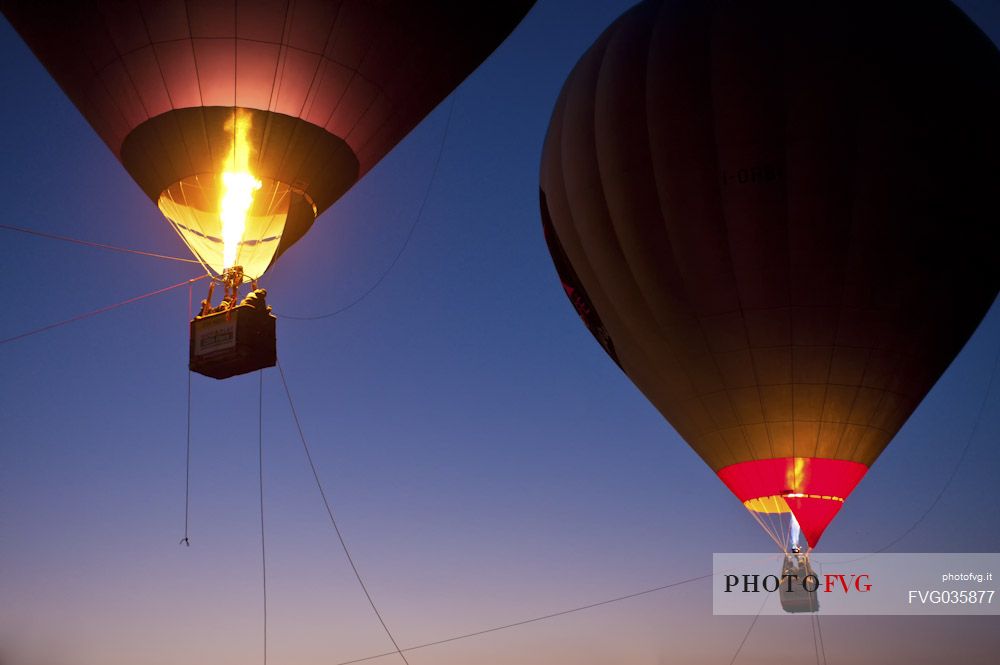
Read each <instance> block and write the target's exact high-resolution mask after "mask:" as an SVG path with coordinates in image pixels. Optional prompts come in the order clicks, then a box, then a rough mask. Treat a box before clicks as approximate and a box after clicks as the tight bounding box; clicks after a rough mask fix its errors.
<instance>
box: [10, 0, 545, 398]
mask: <svg viewBox="0 0 1000 665" xmlns="http://www.w3.org/2000/svg"><path fill="white" fill-rule="evenodd" d="M531 4H532V1H531V0H514V1H510V2H503V3H484V4H480V3H468V4H465V3H452V2H444V1H436V2H408V1H405V0H381V1H379V2H367V1H364V0H342V1H340V2H335V1H323V0H295V1H293V0H285V1H282V0H228V1H226V0H101V1H98V2H82V1H79V2H61V3H58V5H49V4H47V3H38V2H30V1H28V0H3V2H0V7H2V10H3V13H4V15H5V16H6V17H7V19H8V20H9V21H10V23H11V24H12V25H13V27H14V28H15V30H17V32H18V33H19V34H20V35H21V36H22V38H24V40H25V41H26V42H27V43H28V45H29V46H30V47H31V49H32V51H34V53H35V55H36V56H37V57H38V58H39V60H40V61H41V62H42V64H43V65H44V66H45V67H46V69H48V71H49V73H51V74H52V76H53V78H54V79H55V80H56V82H57V83H58V84H59V85H60V86H61V87H62V89H63V90H64V91H65V92H66V94H67V95H68V96H69V98H70V99H71V100H72V101H73V103H74V104H75V105H76V107H77V108H78V109H79V110H80V112H81V113H82V114H83V116H84V117H85V118H86V119H87V121H88V122H89V123H90V124H91V126H93V128H94V129H95V130H96V131H97V133H98V134H99V135H100V137H101V138H102V139H103V140H104V142H105V143H106V144H107V145H108V147H109V148H110V149H111V151H112V152H113V153H114V154H115V156H116V157H118V159H119V160H120V161H121V163H122V165H123V166H124V167H125V169H126V170H127V171H128V173H129V174H130V175H131V176H132V178H133V179H134V180H135V181H136V183H137V184H138V185H139V186H140V187H141V188H142V190H143V191H144V192H145V193H146V195H147V196H149V198H150V199H151V200H152V201H153V202H154V203H156V205H157V206H158V207H159V209H160V210H161V211H162V212H163V215H164V216H165V217H166V218H167V219H168V220H169V222H170V223H171V225H172V226H173V227H174V229H176V231H177V233H178V234H179V236H180V237H181V239H182V240H183V241H184V243H185V244H186V245H187V246H188V248H190V250H191V252H192V253H193V254H194V255H195V256H196V257H197V258H198V259H199V261H201V262H202V264H203V265H204V266H205V268H206V269H207V270H208V271H209V273H210V274H212V275H214V276H215V279H213V281H212V286H213V287H214V285H215V283H216V282H219V283H221V284H222V285H223V286H224V287H225V290H226V293H225V297H224V299H223V302H222V304H221V305H219V306H216V307H213V306H212V304H211V298H212V296H211V291H210V292H209V296H208V298H207V299H206V300H205V302H204V303H203V309H202V312H201V316H199V317H197V318H196V319H195V320H194V321H192V324H191V325H192V338H191V368H192V369H193V370H195V371H199V372H201V373H203V374H206V375H208V376H214V377H215V378H225V377H227V376H231V375H233V374H240V373H244V372H248V371H252V370H255V369H258V368H260V367H265V366H271V365H274V362H275V342H274V338H275V335H274V317H273V316H272V315H271V314H270V313H269V308H268V307H267V306H266V305H265V304H264V295H265V293H264V292H263V290H257V289H256V287H257V279H258V278H260V276H261V275H263V274H264V272H265V271H266V270H267V269H268V267H270V266H271V265H272V264H273V263H274V261H275V260H276V259H277V258H278V257H279V256H281V254H282V253H284V252H285V251H287V250H288V248H289V247H290V246H291V245H292V244H293V243H295V242H296V241H298V240H299V239H300V238H301V237H302V236H303V234H305V233H306V231H308V230H309V227H310V226H311V225H312V223H313V222H314V220H315V219H316V217H317V215H319V214H320V213H322V212H323V211H324V210H326V209H327V208H329V207H330V206H331V205H332V204H333V203H334V202H335V201H336V200H337V199H338V198H340V196H342V195H343V194H344V192H346V191H347V190H348V189H349V188H350V187H351V186H352V185H353V184H354V183H355V182H357V181H358V179H359V178H361V177H362V176H363V175H364V174H365V173H367V172H368V171H369V170H370V169H371V168H372V167H373V166H374V165H375V164H376V163H377V162H378V161H379V160H380V159H381V158H382V157H383V156H384V155H385V154H386V153H387V152H389V150H391V149H392V147H393V146H394V145H396V143H398V142H399V141H400V140H401V139H402V138H403V137H404V136H405V135H406V134H407V133H408V132H409V131H410V130H411V129H413V128H414V127H415V126H416V125H417V123H418V122H419V121H420V120H421V119H422V118H423V117H424V116H425V115H427V114H428V113H429V112H430V111H431V110H432V109H433V108H434V107H435V106H436V105H437V104H438V103H439V102H440V101H441V100H442V99H444V98H445V97H446V96H447V95H448V93H450V92H451V91H452V90H453V89H454V88H455V87H456V86H457V85H458V84H459V83H460V82H461V81H462V80H463V79H464V78H465V77H466V76H468V75H469V74H470V73H471V72H472V71H473V70H474V69H475V68H476V67H477V66H478V65H479V64H480V63H481V62H482V61H483V60H484V59H485V58H486V57H487V56H488V55H489V54H490V53H491V52H492V51H493V50H494V49H495V48H496V47H497V46H498V45H499V44H500V42H502V41H503V40H504V39H505V38H506V36H507V35H508V34H509V33H510V31H511V30H512V29H513V28H514V26H515V25H516V24H517V23H518V22H519V21H520V19H521V18H522V17H523V16H524V14H525V13H526V12H527V10H528V8H529V7H530V6H531ZM246 282H249V283H250V284H251V285H252V287H253V289H254V292H253V293H252V294H251V297H249V299H248V300H247V301H244V303H242V304H240V305H237V301H238V290H239V288H240V285H242V284H244V283H246Z"/></svg>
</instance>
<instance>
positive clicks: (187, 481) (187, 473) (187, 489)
mask: <svg viewBox="0 0 1000 665" xmlns="http://www.w3.org/2000/svg"><path fill="white" fill-rule="evenodd" d="M193 308H194V284H193V283H189V284H188V318H187V320H188V321H190V320H191V317H192V313H191V312H192V310H193ZM191 374H192V372H191V368H190V367H189V368H188V371H187V446H186V453H185V455H184V537H183V538H181V542H180V544H181V545H186V546H187V547H191V539H190V538H188V517H189V514H190V508H191Z"/></svg>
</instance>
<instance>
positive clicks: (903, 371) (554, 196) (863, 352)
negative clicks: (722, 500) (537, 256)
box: [540, 0, 1000, 549]
mask: <svg viewBox="0 0 1000 665" xmlns="http://www.w3.org/2000/svg"><path fill="white" fill-rule="evenodd" d="M998 119H1000V57H998V53H997V49H996V47H995V46H994V45H993V44H992V43H991V42H990V40H989V39H988V38H987V37H986V36H985V35H983V34H982V33H981V32H980V31H979V30H978V29H977V28H976V26H975V25H974V24H972V23H971V22H970V21H969V19H968V18H967V17H966V16H964V15H963V14H962V12H961V11H960V10H959V9H957V8H956V7H955V6H953V5H952V4H950V3H949V2H945V1H943V0H941V1H937V0H925V1H923V2H916V3H905V4H902V3H888V2H868V1H867V0H863V1H862V0H841V1H840V2H832V3H830V2H801V1H800V0H785V1H776V2H767V3H762V2H704V1H702V0H675V1H670V2H667V1H662V2H661V1H654V0H647V1H646V2H642V3H640V4H638V5H636V6H635V7H634V8H633V9H631V10H629V11H628V12H627V13H625V14H624V15H623V16H622V17H621V18H619V19H618V20H617V21H616V22H615V23H614V24H613V25H612V26H611V27H610V28H608V30H606V31H605V32H604V34H603V35H601V37H600V38H599V39H598V40H597V41H596V42H595V44H594V45H593V46H592V47H591V48H590V50H589V51H587V53H586V54H585V55H584V56H583V57H582V58H581V59H580V61H579V63H577V65H576V67H575V68H574V70H573V72H572V73H571V74H570V76H569V78H568V79H567V81H566V83H565V85H564V87H563V90H562V93H561V94H560V96H559V99H558V101H557V103H556V106H555V110H554V111H553V114H552V119H551V122H550V125H549V130H548V135H547V137H546V141H545V148H544V153H543V156H542V164H541V178H540V180H541V182H540V187H541V212H542V222H543V228H544V231H545V239H546V241H547V243H548V246H549V250H550V253H551V254H552V258H553V261H554V262H555V265H556V269H557V271H558V273H559V276H560V278H561V280H562V283H563V287H564V289H565V290H566V293H567V295H568V296H569V297H570V299H571V301H572V302H573V304H574V307H575V308H576V310H577V312H578V313H579V314H580V316H581V318H582V319H583V320H584V322H585V324H586V325H587V326H588V328H590V330H591V332H592V333H593V334H594V337H596V338H597V340H598V341H599V342H600V344H601V345H602V346H603V348H604V349H605V351H606V352H607V353H608V355H609V356H611V358H612V359H614V360H615V362H616V363H618V365H619V366H620V367H621V368H622V370H623V371H624V372H625V373H626V374H627V375H628V376H629V377H630V378H631V379H632V381H633V382H634V383H635V384H636V386H637V387H638V388H639V389H640V390H642V392H643V393H644V394H645V395H646V397H647V398H648V399H649V400H650V401H651V402H652V403H653V405H655V406H656V408H657V409H659V411H660V412H661V413H662V414H663V416H664V417H665V418H666V419H667V420H668V421H669V422H670V423H671V424H672V425H673V427H674V428H675V429H676V430H677V432H678V433H679V434H680V435H681V436H682V437H683V438H684V439H685V440H686V441H687V442H688V444H690V446H691V447H692V448H693V449H694V450H695V452H697V453H698V455H700V456H701V458H702V459H703V460H704V461H705V462H706V463H707V464H708V465H709V466H710V467H711V469H712V470H713V471H714V472H715V473H716V474H717V475H718V477H719V478H720V479H721V480H722V481H723V482H724V483H725V484H726V486H727V487H729V489H730V490H732V492H733V493H734V494H736V496H737V497H738V498H739V500H740V501H741V502H743V503H744V505H745V506H746V507H747V509H749V510H750V511H751V512H752V513H753V514H754V516H755V517H757V518H758V519H759V521H760V522H761V523H762V525H763V526H764V527H765V528H766V529H768V531H770V532H771V533H772V535H773V536H774V537H775V540H776V541H777V542H778V544H779V546H780V547H782V549H787V548H788V547H789V541H790V535H791V534H790V531H791V529H792V526H793V525H792V524H791V523H790V521H789V518H790V517H791V516H793V515H794V517H795V518H796V520H797V523H798V525H799V526H801V529H802V533H803V535H804V536H805V538H806V539H807V541H808V543H809V544H811V545H812V546H815V545H816V544H817V543H818V542H819V539H820V537H821V536H822V534H823V531H824V530H825V529H826V527H827V525H828V524H830V521H831V520H832V519H833V518H834V516H835V515H836V514H837V512H838V511H839V510H840V508H841V507H842V506H843V505H844V500H845V499H847V497H848V495H849V494H850V493H851V491H852V490H853V489H854V488H855V486H856V485H857V484H858V482H859V481H860V480H861V478H862V476H864V475H865V473H866V472H867V470H868V469H869V467H870V466H871V465H872V463H873V462H874V461H875V459H876V458H877V457H878V456H879V454H880V453H881V452H882V450H883V449H884V448H885V446H886V445H888V443H889V441H890V440H891V439H892V437H893V435H895V433H896V432H897V431H898V430H899V428H900V427H901V426H902V425H903V423H904V422H905V421H906V419H907V418H908V417H909V415H910V414H911V413H912V412H913V410H914V409H915V408H916V406H917V405H918V404H919V403H920V400H921V399H922V398H923V397H924V395H925V394H926V393H927V391H928V390H929V389H930V388H931V386H932V385H934V382H935V381H936V380H937V378H938V377H939V376H940V375H941V373H942V372H943V371H944V370H945V368H946V367H947V366H948V365H949V363H950V362H951V360H952V359H953V358H954V357H955V355H956V354H957V353H958V351H959V350H960V349H961V348H962V346H963V344H964V343H965V341H966V340H967V339H968V337H969V336H970V335H971V334H972V332H973V330H974V329H975V328H976V326H977V325H978V323H979V321H980V320H981V319H982V317H983V316H984V314H985V313H986V311H987V309H988V308H989V307H990V304H991V303H992V302H993V299H994V297H995V296H996V293H997V289H998V286H1000V261H997V257H996V252H997V248H998V247H1000V235H998V231H1000V224H998V220H1000V200H998V197H997V186H996V163H997V155H998V154H1000V122H998ZM950 445H951V442H949V441H942V442H941V446H942V447H943V448H947V447H949V446H950Z"/></svg>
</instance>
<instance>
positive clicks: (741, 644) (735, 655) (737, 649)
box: [729, 594, 771, 665]
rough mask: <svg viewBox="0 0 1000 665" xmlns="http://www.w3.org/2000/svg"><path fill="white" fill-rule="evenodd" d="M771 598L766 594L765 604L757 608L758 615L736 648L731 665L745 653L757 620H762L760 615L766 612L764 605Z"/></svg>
mask: <svg viewBox="0 0 1000 665" xmlns="http://www.w3.org/2000/svg"><path fill="white" fill-rule="evenodd" d="M770 598H771V596H770V594H764V602H763V603H761V604H760V607H758V608H757V614H755V615H754V617H753V621H751V622H750V627H749V628H747V632H746V634H745V635H743V639H742V640H740V645H739V646H738V647H736V653H734V654H733V658H732V660H730V661H729V665H733V663H735V662H736V659H737V658H739V656H740V652H741V651H743V646H744V645H745V644H746V643H747V640H748V639H749V638H750V633H752V632H753V627H754V626H756V625H757V619H759V618H760V613H761V612H763V611H764V605H766V604H767V601H768V600H770Z"/></svg>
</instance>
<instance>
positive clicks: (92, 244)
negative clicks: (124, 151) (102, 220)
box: [0, 224, 200, 263]
mask: <svg viewBox="0 0 1000 665" xmlns="http://www.w3.org/2000/svg"><path fill="white" fill-rule="evenodd" d="M0 229H4V230H5V231H16V232H17V233H26V234H28V235H33V236H38V237H39V238H47V239H49V240H61V241H63V242H70V243H73V244H75V245H83V246H85V247H96V248H98V249H107V250H111V251H112V252H122V253H124V254H137V255H139V256H148V257H151V258H154V259H163V260H165V261H179V262H181V263H200V261H195V260H194V259H183V258H180V257H179V256H168V255H166V254H156V253H155V252H144V251H142V250H138V249H129V248H127V247H117V246H115V245H106V244H104V243H102V242H91V241H89V240H80V239H79V238H70V237H69V236H61V235H56V234H55V233H44V232H42V231H35V230H34V229H26V228H24V227H21V226H11V225H10V224H0Z"/></svg>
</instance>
